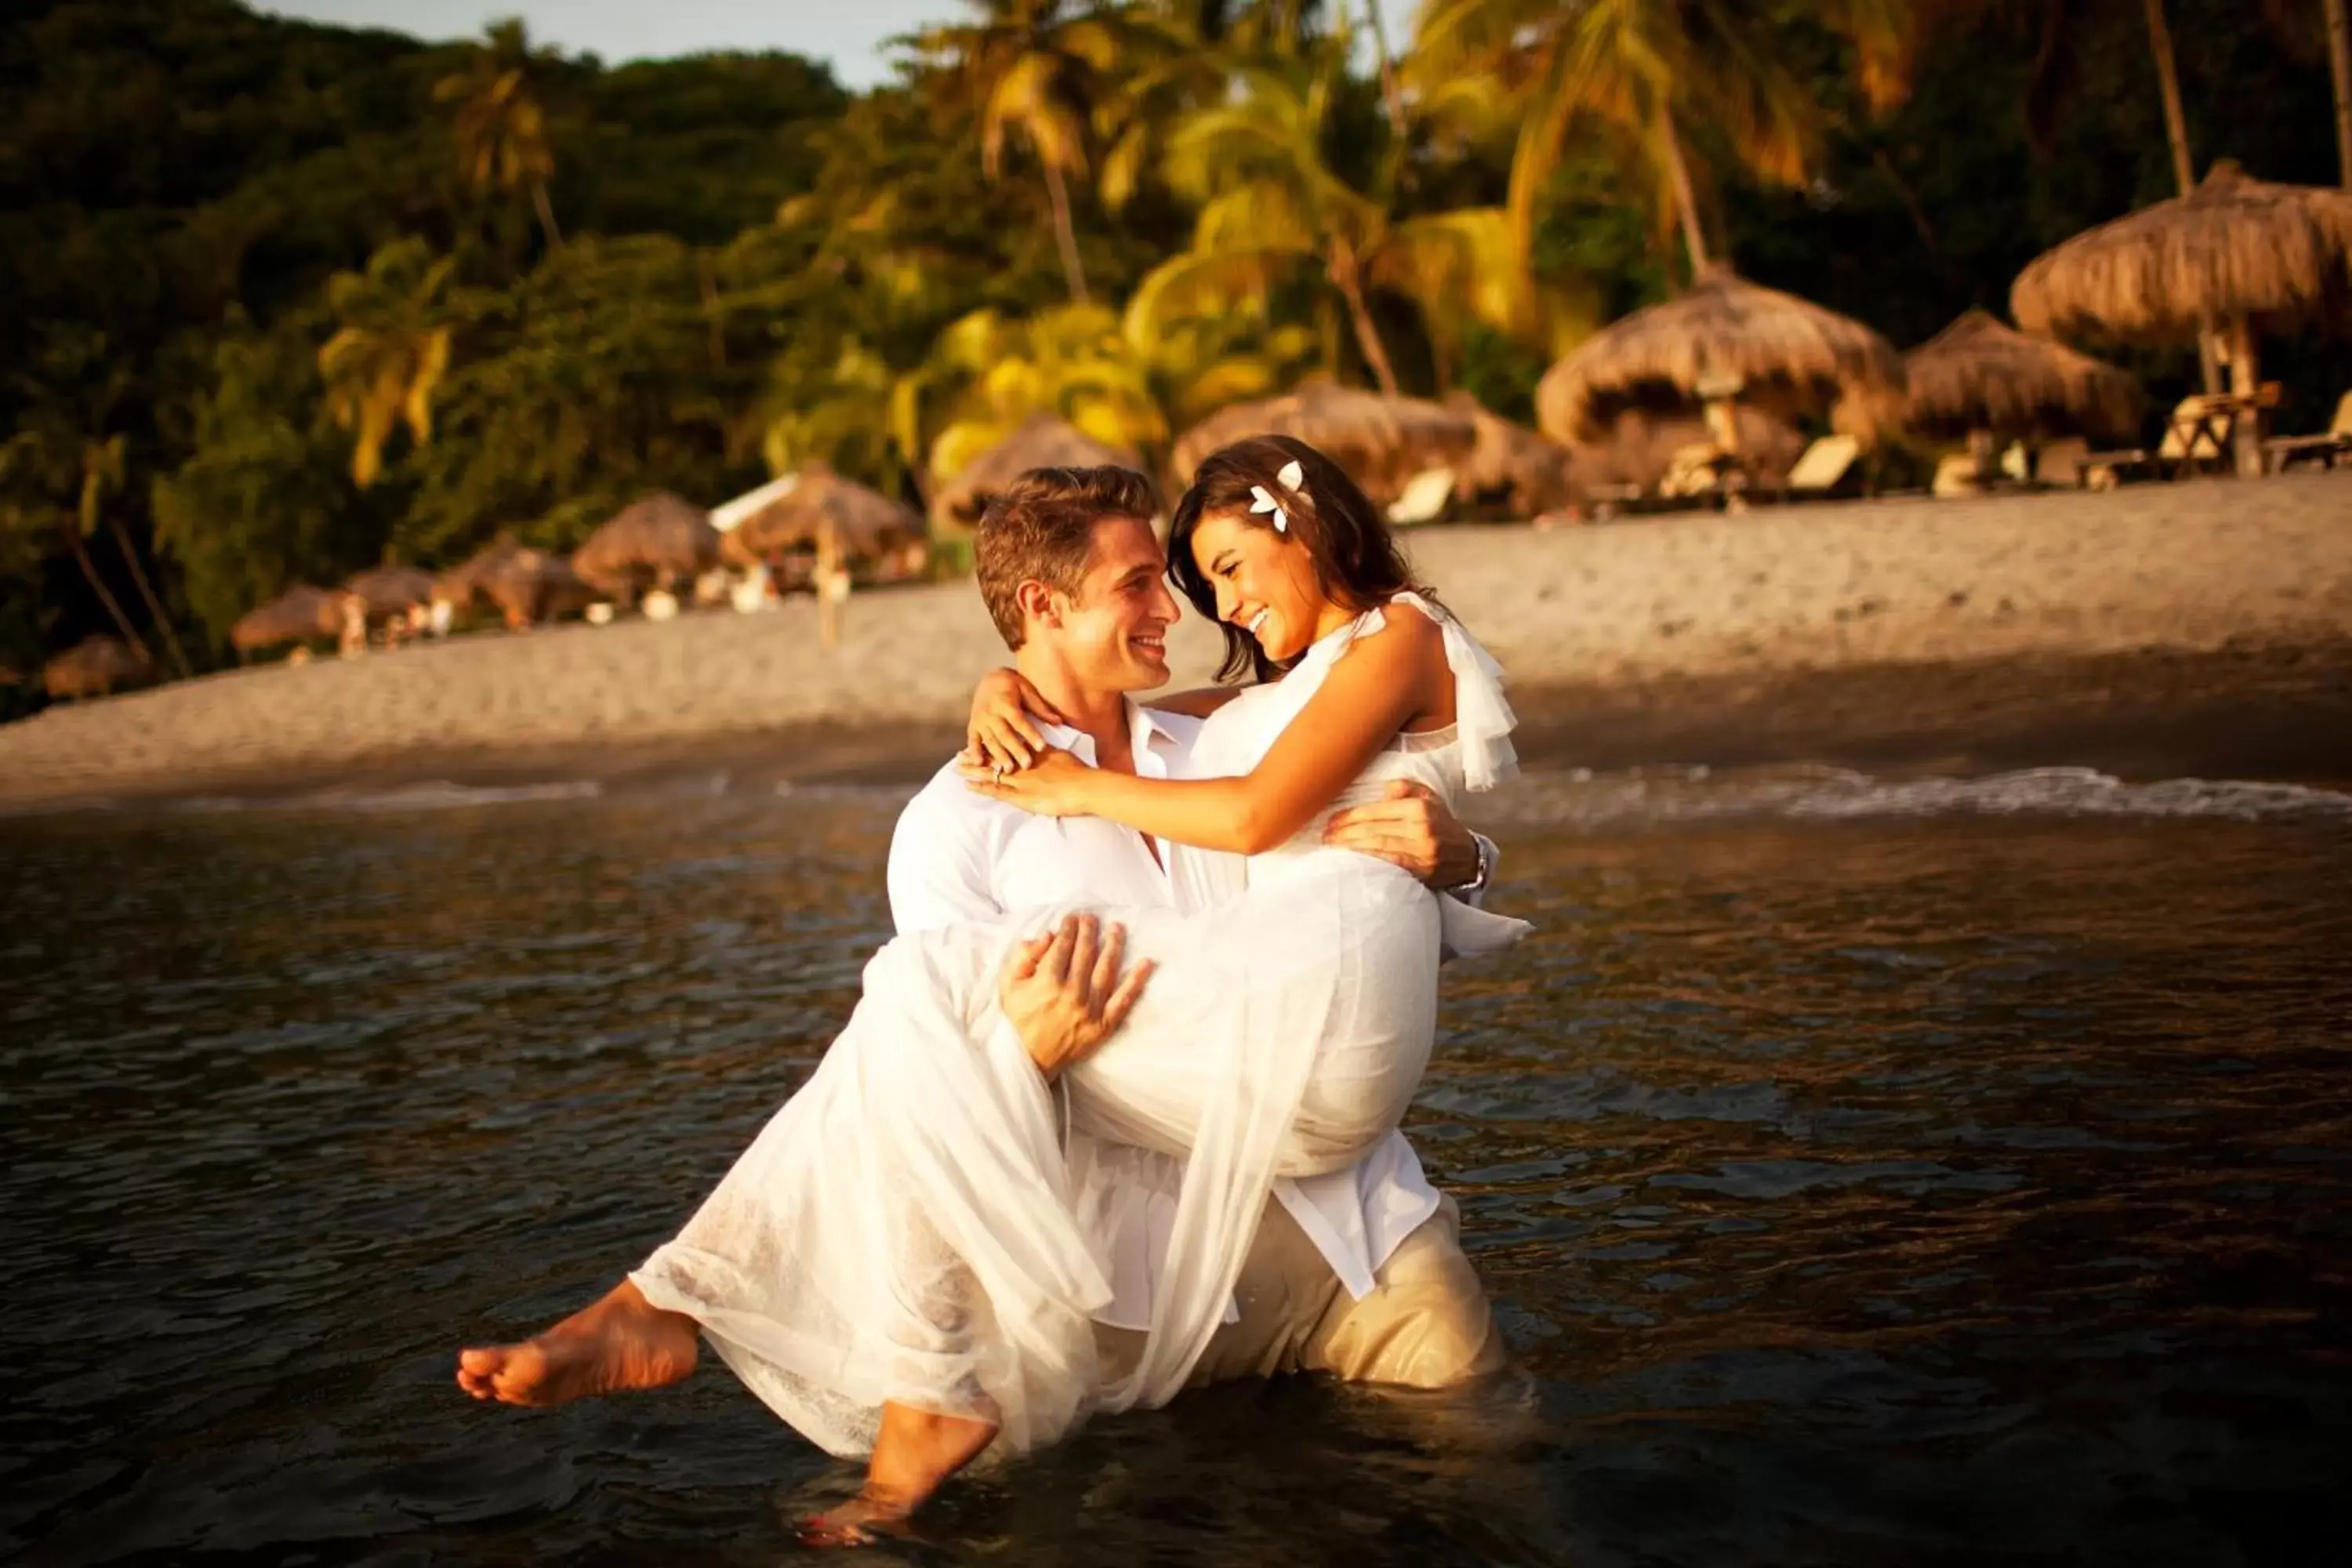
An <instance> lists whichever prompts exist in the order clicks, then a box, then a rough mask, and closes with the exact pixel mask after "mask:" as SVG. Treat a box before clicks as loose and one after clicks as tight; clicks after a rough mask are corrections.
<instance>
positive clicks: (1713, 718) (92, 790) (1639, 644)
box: [0, 472, 2352, 810]
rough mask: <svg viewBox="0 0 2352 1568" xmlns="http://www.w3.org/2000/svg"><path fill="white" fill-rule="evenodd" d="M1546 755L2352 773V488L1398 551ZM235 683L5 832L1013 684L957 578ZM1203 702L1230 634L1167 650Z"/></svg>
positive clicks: (911, 722)
mask: <svg viewBox="0 0 2352 1568" xmlns="http://www.w3.org/2000/svg"><path fill="white" fill-rule="evenodd" d="M1411 547H1412V553H1413V557H1414V560H1415V563H1416V565H1417V567H1418V568H1419V570H1420V571H1421V573H1422V574H1423V576H1424V577H1425V578H1426V580H1427V581H1429V582H1430V583H1432V584H1433V585H1435V586H1436V588H1437V589H1438V590H1439V592H1440V593H1441V594H1442V595H1444V598H1445V600H1446V602H1447V603H1448V604H1449V605H1452V606H1453V607H1454V609H1455V610H1456V611H1457V612H1458V613H1459V614H1460V615H1461V616H1463V618H1464V619H1465V621H1466V622H1467V623H1468V624H1469V625H1470V626H1471V627H1472V628H1473V629H1474V630H1475V631H1476V632H1477V633H1478V635H1479V636H1480V637H1482V638H1483V639H1484V640H1485V641H1486V643H1487V644H1488V646H1489V647H1492V648H1493V649H1494V651H1495V652H1496V655H1497V657H1498V658H1501V659H1502V660H1503V662H1504V664H1505V666H1506V668H1507V669H1508V670H1509V671H1510V672H1511V676H1512V679H1513V682H1514V687H1513V692H1514V698H1515V700H1517V702H1518V704H1519V707H1520V710H1521V712H1522V715H1523V717H1524V718H1525V719H1526V721H1527V732H1526V739H1527V742H1528V744H1527V746H1526V748H1525V750H1526V751H1527V752H1528V754H1529V755H1530V756H1532V757H1535V758H1537V759H1541V760H1550V761H1558V762H1562V763H1582V764H1584V765H1588V766H1593V767H1614V766H1625V765H1633V764H1635V763H1664V762H1683V763H1693V762H1704V763H1741V762H1751V761H1779V760H1809V761H1824V762H1843V763H1852V764H1854V765H1870V766H1881V767H1895V768H1906V767H1919V768H1926V767H1936V768H1954V767H1957V768H1967V767H1974V766H1992V765H2011V764H2017V763H2085V764H2089V765H2095V766H2104V767H2108V768H2110V769H2111V770H2112V771H2120V772H2125V773H2142V774H2151V773H2164V772H2173V773H2203V774H2205V775H2206V776H2214V775H2215V774H2217V773H2237V774H2241V775H2247V776H2264V777H2290V778H2311V777H2316V778H2332V779H2343V778H2347V777H2352V473H2347V474H2334V473H2324V472H2323V473H2313V474H2299V475H2291V476H2286V477H2283V478H2276V479H2266V480H2263V481H2260V482H2257V483H2251V484H2249V483H2241V482H2236V481H2230V480H2207V481H2195V482H2189V483H2182V484H2176V485H2147V486H2138V487H2133V488H2128V489H2121V490H2117V491H2114V492H2110V493H2108V494H2105V495H2088V494H2074V493H2068V494H2053V495H2043V496H2011V497H1993V498H1987V499H1982V500H1966V501H1930V500H1924V499H1911V498H1905V499H1898V500H1881V501H1868V502H1851V503H1833V504H1826V505H1813V506H1804V507H1796V508H1777V509H1769V510H1757V511H1754V512H1750V513H1748V514H1747V515H1745V516H1742V517H1718V516H1713V515H1682V516H1669V517H1643V518H1629V519H1624V520H1621V521H1614V522H1611V523H1607V524H1600V525H1593V526H1589V527H1583V528H1570V529H1559V530H1554V531H1549V532H1541V533H1538V532H1536V531H1532V530H1529V529H1527V528H1519V527H1475V528H1450V529H1439V530H1431V531H1423V532H1418V533H1415V534H1413V535H1412V536H1411ZM845 626H846V634H845V638H844V641H843V644H842V646H841V647H838V648H835V649H826V648H824V647H822V646H820V644H819V643H818V640H817V637H816V631H815V616H814V609H813V606H812V605H810V604H809V603H808V602H806V601H805V600H802V601H795V602H793V603H791V604H788V605H785V606H783V607H782V608H780V609H778V610H775V611H772V612H770V613H766V614H761V615H756V616H736V615H733V614H730V613H716V614H704V615H698V616H687V617H684V618H681V619H679V620H677V621H674V622H670V623H667V624H663V625H654V624H650V623H646V622H629V623H625V624H621V625H616V626H607V627H591V626H563V627H557V628H551V629H547V630H542V631H538V632H533V633H530V634H527V635H522V636H510V635H506V634H502V633H490V634H483V635H478V636H471V637H458V638H455V639H452V640H451V641H449V642H447V643H445V644H441V645H437V646H432V647H411V648H406V649H403V650H401V651H399V652H397V653H394V654H388V655H386V654H372V655H370V656H368V657H366V658H360V659H355V660H349V661H343V660H336V659H331V658H330V659H324V660H320V661H317V662H314V663H312V664H310V665H308V666H305V667H300V668H288V667H285V666H277V665H273V666H267V667H261V668H251V669H243V670H235V671H229V672H225V673H222V674H219V675H215V676H209V677H205V678H204V679H198V680H194V681H187V682H182V683H178V684H175V685H173V686H170V687H165V688H161V689H155V690H152V691H145V692H136V693H131V694H127V695H124V696H121V697H117V698H113V699H110V700H103V701H98V702H92V703H88V704H82V705H76V706H72V707H57V708H52V709H50V710H47V711H45V712H43V713H41V714H38V715H37V716H35V717H34V718H32V719H30V720H26V721H21V722H18V723H16V724H12V725H8V726H5V728H0V807H5V808H8V809H15V810H25V809H41V808H44V807H47V806H57V805H74V804H87V803H89V802H93V801H100V800H113V801H125V800H134V799H140V798H152V797H155V796H160V795H189V794H193V793H205V792H224V793H236V794H251V793H259V794H280V793H289V792H291V793H300V792H308V791H312V790H317V789H320V788H324V787H335V786H347V785H360V786H370V785H374V784H399V783H404V782H415V781H420V780H426V779H447V780H452V781H457V782H465V783H508V782H531V781H541V780H549V779H568V780H576V779H583V778H587V779H597V780H615V781H626V780H632V779H646V778H656V777H668V776H674V775H676V774H677V773H693V772H706V773H707V772H713V771H726V772H728V773H730V774H731V775H738V776H740V777H749V778H758V779H770V780H783V779H803V780H805V779H822V778H840V777H876V776H889V777H904V776H911V775H914V774H916V773H920V772H924V771H928V769H929V767H931V766H935V765H936V763H937V760H938V759H939V758H940V756H941V755H942V754H943V753H944V752H945V751H947V750H950V749H951V748H952V746H953V745H954V743H955V741H956V736H957V734H958V731H959V724H960V717H961V713H962V712H963V710H964V708H965V705H966V701H967V700H968V696H969V692H970V689H971V681H972V679H974V678H975V677H976V676H977V675H979V674H980V672H981V671H982V670H983V669H985V668H988V667H989V666H991V665H992V664H995V663H1000V662H1002V661H1003V657H1004V654H1003V647H1002V645H1001V644H1000V643H999V642H998V641H997V640H996V639H995V637H994V635H993V633H992V629H991V628H990V626H989V623H988V620H987V616H986V615H985V614H984V612H983V611H982V607H981V605H980V603H979V599H978V596H977V595H976V594H975V593H974V592H973V591H972V589H971V585H970V584H963V583H956V584H938V585H930V586H922V587H914V588H905V589H897V590H891V591H887V592H879V593H874V594H869V595H860V596H859V597H858V598H857V599H856V600H855V601H853V602H852V603H851V604H850V605H849V606H848V609H847V614H846V616H845ZM1217 651H1218V650H1217V638H1216V636H1215V634H1214V631H1213V628H1211V627H1209V626H1205V625H1203V624H1202V622H1200V621H1199V620H1198V619H1197V618H1195V617H1191V616H1188V617H1187V619H1186V621H1185V623H1184V624H1182V625H1181V626H1179V627H1178V628H1177V630H1176V632H1175V633H1174V634H1173V635H1172V637H1171V652H1172V655H1173V661H1174V663H1175V665H1176V675H1177V679H1178V680H1179V681H1180V682H1182V683H1186V684H1192V683H1198V682H1201V681H1203V680H1205V679H1208V677H1209V674H1210V673H1211V671H1212V670H1213V668H1214V666H1215V663H1216V655H1217Z"/></svg>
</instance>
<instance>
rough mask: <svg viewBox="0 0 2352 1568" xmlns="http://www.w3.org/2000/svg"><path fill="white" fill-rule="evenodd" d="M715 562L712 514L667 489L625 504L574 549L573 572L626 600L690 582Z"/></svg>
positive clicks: (716, 547)
mask: <svg viewBox="0 0 2352 1568" xmlns="http://www.w3.org/2000/svg"><path fill="white" fill-rule="evenodd" d="M717 564H719V531H718V530H717V529H715V528H713V527H711V526H710V514H709V512H706V511H704V510H702V509H701V508H700V507H698V506H696V505H694V504H693V503H692V502H690V501H687V500H680V499H679V498H678V497H677V496H674V495H672V494H670V493H669V492H668V491H667V490H662V491H659V492H657V493H656V494H653V495H649V496H647V497H646V498H645V499H644V500H638V501H634V502H632V503H631V504H629V505H628V506H625V507H624V508H622V509H621V510H619V511H618V512H615V513H614V515H613V517H612V519H611V520H610V521H607V522H605V523H604V526H603V527H601V528H599V529H597V530H596V531H595V532H593V533H592V534H590V535H589V536H588V542H586V543H585V544H583V545H582V546H581V547H580V548H579V549H577V550H575V551H573V552H572V569H573V570H574V571H576V572H577V573H579V574H580V575H581V576H582V577H583V578H584V579H585V580H586V581H588V582H590V583H592V584H595V585H596V586H597V587H599V588H602V589H604V591H605V592H606V593H608V594H610V595H613V596H614V598H616V599H621V600H624V601H629V600H634V599H635V597H636V595H639V594H641V593H643V592H645V591H646V589H648V588H676V587H677V585H678V584H681V583H691V582H693V581H694V580H695V579H696V578H697V577H699V576H700V575H702V574H704V573H705V572H708V571H709V570H710V569H711V568H712V567H713V566H716V565H717Z"/></svg>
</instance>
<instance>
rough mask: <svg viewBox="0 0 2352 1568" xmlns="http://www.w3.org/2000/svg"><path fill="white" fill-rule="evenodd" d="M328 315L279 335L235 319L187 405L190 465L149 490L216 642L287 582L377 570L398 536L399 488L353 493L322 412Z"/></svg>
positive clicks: (158, 531)
mask: <svg viewBox="0 0 2352 1568" xmlns="http://www.w3.org/2000/svg"><path fill="white" fill-rule="evenodd" d="M319 314H320V308H319V307H318V306H317V305H315V304H314V305H311V306H309V307H306V308H305V309H303V310H300V311H298V312H296V313H294V314H293V315H291V316H289V318H288V319H287V320H286V321H283V322H281V323H279V325H278V327H277V328H276V329H274V330H272V331H268V332H258V331H253V330H252V329H251V327H250V325H249V323H246V322H244V321H241V320H240V321H238V322H237V323H236V325H237V328H238V331H236V335H234V336H232V337H229V338H227V339H226V340H224V341H223V342H220V343H219V344H218V345H217V346H215V349H214V351H213V353H212V356H211V361H212V363H211V366H210V368H211V370H212V377H211V383H210V384H209V385H208V386H206V387H205V389H204V390H203V391H202V392H200V393H198V394H197V395H195V396H194V398H192V399H191V400H190V404H189V406H188V407H187V409H186V410H185V414H184V420H185V424H186V426H187V440H188V444H189V447H190V451H189V456H188V458H187V460H186V461H185V462H184V463H182V464H181V465H180V466H179V467H178V468H175V469H173V471H172V472H171V473H169V474H167V475H165V476H164V477H163V478H161V479H157V480H156V481H155V484H154V486H153V488H152V491H151V492H150V500H149V505H150V508H151V510H152V513H153V516H154V520H155V547H156V549H157V550H158V551H160V552H165V553H168V554H169V555H170V556H171V557H172V558H173V561H174V562H175V563H178V566H179V570H180V582H181V585H182V589H183V591H184V593H185V594H186V595H187V602H188V607H189V608H190V609H191V610H193V611H194V612H195V615H196V616H197V618H198V619H199V620H201V621H202V622H204V624H205V627H206V628H207V629H208V630H209V631H210V632H211V633H212V635H213V637H214V639H215V642H218V641H220V640H221V639H224V638H226V637H227V635H228V630H229V627H230V626H233V625H235V624H236V619H237V617H238V616H242V615H244V614H245V613H246V612H247V610H250V609H252V608H253V607H254V606H255V605H258V604H260V603H262V602H263V601H264V600H267V599H268V598H270V597H271V596H272V595H276V594H277V593H278V591H279V590H281V589H283V588H284V587H285V586H286V585H287V584H289V583H297V582H314V583H315V582H333V581H334V580H336V579H337V578H338V577H340V576H341V575H342V574H345V573H347V572H351V571H352V570H354V569H356V568H358V567H361V566H365V565H368V564H371V563H373V562H374V561H376V560H377V559H379V558H380V556H381V554H382V552H383V542H384V541H385V539H386V537H387V536H388V532H389V528H390V515H389V514H390V513H391V511H392V510H393V508H394V506H396V505H397V502H398V499H399V498H398V497H396V496H394V495H390V494H387V493H386V492H387V491H393V490H396V489H398V487H394V486H380V487H378V488H377V489H374V490H372V491H370V492H369V493H368V494H366V495H364V496H354V495H353V494H352V489H351V484H350V479H349V469H350V462H351V458H350V454H349V453H348V451H347V450H346V449H345V448H346V441H345V438H344V437H342V436H341V434H340V433H339V432H338V431H337V430H336V429H335V426H334V423H333V421H332V419H331V418H330V417H329V416H328V415H327V413H326V411H325V410H324V409H323V408H322V407H321V405H320V383H319V366H318V353H317V350H316V349H315V347H314V346H313V345H314V344H315V342H316V341H317V332H318V321H319Z"/></svg>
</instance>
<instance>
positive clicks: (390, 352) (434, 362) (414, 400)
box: [319, 239, 456, 489]
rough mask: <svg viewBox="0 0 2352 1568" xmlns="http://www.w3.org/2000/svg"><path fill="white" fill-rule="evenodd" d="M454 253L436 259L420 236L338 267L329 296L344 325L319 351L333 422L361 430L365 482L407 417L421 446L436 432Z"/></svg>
mask: <svg viewBox="0 0 2352 1568" xmlns="http://www.w3.org/2000/svg"><path fill="white" fill-rule="evenodd" d="M455 265H456V258H452V257H444V258H441V259H439V260H437V261H436V260H434V259H433V258H432V253H431V251H430V250H429V249H427V248H426V247H425V242H424V241H423V240H421V239H404V240H395V241H394V243H392V244H390V245H387V246H385V247H383V248H382V249H381V250H378V251H377V252H376V253H375V254H374V255H373V256H371V257H369V258H368V264H367V270H366V271H365V272H363V273H361V272H338V273H336V274H335V275H334V277H332V278H331V279H328V281H327V303H328V305H329V307H330V308H331V310H333V311H334V314H335V319H336V320H337V321H340V322H341V323H342V324H341V328H340V330H338V331H336V333H335V335H334V336H333V337H331V338H330V339H328V340H327V342H326V345H325V346H324V347H323V348H321V349H320V351H319V374H320V377H321V378H322V379H323V380H324V381H325V382H326V384H327V397H328V405H329V406H330V407H331V408H332V409H333V411H334V416H335V423H336V424H338V425H340V426H342V427H343V428H344V429H346V430H353V431H355V432H356V439H355V440H354V442H353V444H352V483H354V484H356V485H358V486H359V487H360V488H361V489H366V488H367V487H368V486H369V485H371V484H373V483H374V482H375V477H376V475H377V474H378V472H380V471H381V470H382V468H383V448H384V446H385V444H386V443H387V442H389V441H390V440H391V439H392V433H393V431H394V428H395V427H397V426H400V425H402V424H405V425H406V426H408V433H409V436H410V437H411V438H412V439H413V440H415V443H416V444H417V445H418V446H420V447H421V446H423V445H424V444H425V442H427V441H429V440H431V439H432V438H433V394H434V389H435V388H436V386H437V385H438V384H440V381H441V376H442V374H443V373H444V372H445V371H446V370H447V369H448V367H449V337H450V328H449V324H448V311H447V306H446V302H445V300H443V298H442V296H443V291H444V289H446V285H447V283H448V280H449V274H450V271H451V268H453V267H454V266H455Z"/></svg>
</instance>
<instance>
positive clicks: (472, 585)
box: [433, 533, 522, 611]
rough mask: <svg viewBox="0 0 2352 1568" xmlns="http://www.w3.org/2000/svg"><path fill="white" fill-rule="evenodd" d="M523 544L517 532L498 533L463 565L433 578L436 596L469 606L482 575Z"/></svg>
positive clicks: (451, 602) (463, 607)
mask: <svg viewBox="0 0 2352 1568" xmlns="http://www.w3.org/2000/svg"><path fill="white" fill-rule="evenodd" d="M521 548H522V546H521V545H520V544H519V543H517V542H515V538H514V535H512V534H510V533H501V534H499V536H498V538H496V539H494V540H492V541H491V542H489V543H488V544H486V545H484V546H482V548H481V549H480V550H478V551H476V552H474V554H473V555H472V556H471V557H469V558H468V559H467V561H466V562H465V563H463V564H462V565H457V566H452V567H450V568H449V569H448V570H447V571H446V572H444V573H442V574H440V575H439V576H438V577H436V578H435V579H434V580H433V596H434V597H435V598H436V599H446V600H448V601H449V603H450V604H451V605H455V606H456V607H457V609H459V610H461V611H462V610H465V609H467V608H469V607H470V606H471V605H472V604H473V601H474V594H475V591H476V590H477V589H478V588H479V587H480V586H481V584H482V579H483V578H484V577H485V576H487V575H488V574H489V573H490V572H491V571H492V570H493V569H494V568H496V567H498V566H499V565H500V564H501V563H504V562H505V561H506V560H507V559H508V557H509V556H511V555H513V554H514V553H515V552H517V551H518V550H520V549H521Z"/></svg>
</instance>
